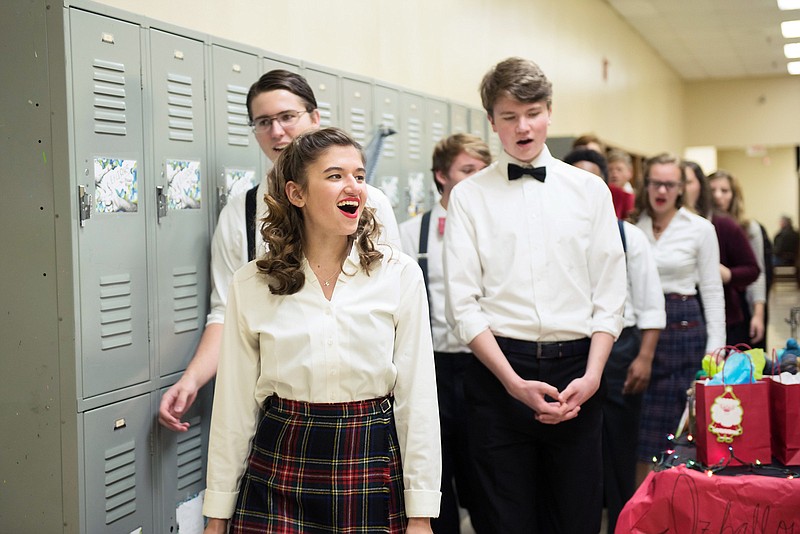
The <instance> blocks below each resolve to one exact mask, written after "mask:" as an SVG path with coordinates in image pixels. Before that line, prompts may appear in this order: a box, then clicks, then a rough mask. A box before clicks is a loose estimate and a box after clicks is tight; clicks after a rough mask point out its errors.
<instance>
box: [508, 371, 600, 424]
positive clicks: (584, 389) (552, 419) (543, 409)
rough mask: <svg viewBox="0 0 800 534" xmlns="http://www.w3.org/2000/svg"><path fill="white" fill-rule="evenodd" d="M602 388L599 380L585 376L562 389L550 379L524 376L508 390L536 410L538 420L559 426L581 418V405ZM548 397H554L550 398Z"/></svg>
mask: <svg viewBox="0 0 800 534" xmlns="http://www.w3.org/2000/svg"><path fill="white" fill-rule="evenodd" d="M599 387H600V381H599V380H593V379H591V378H590V377H588V376H585V375H584V376H582V377H580V378H576V379H575V380H573V381H572V382H570V383H569V385H567V387H566V388H564V391H558V389H557V388H556V387H554V386H551V385H550V384H548V383H546V382H539V381H537V380H524V379H522V378H520V379H519V380H518V381H516V382H515V383H514V384H513V385H512V386H511V387H510V388H509V389H508V393H509V394H510V395H511V396H512V397H514V398H515V399H517V400H518V401H520V402H522V403H523V404H525V405H526V406H528V407H529V408H530V409H531V410H533V411H534V413H535V418H536V420H537V421H539V422H540V423H544V424H549V425H555V424H558V423H561V422H563V421H568V420H569V419H573V418H575V417H577V416H578V413H579V412H580V410H581V405H582V404H583V403H584V402H586V401H587V400H588V399H589V398H591V396H592V395H594V394H595V392H596V391H597V389H598V388H599ZM545 397H550V398H551V399H553V400H547V399H546V398H545Z"/></svg>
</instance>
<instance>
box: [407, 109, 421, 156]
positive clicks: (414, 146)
mask: <svg viewBox="0 0 800 534" xmlns="http://www.w3.org/2000/svg"><path fill="white" fill-rule="evenodd" d="M407 129H408V137H407V139H408V157H409V159H415V160H418V159H420V157H421V156H422V122H420V120H419V119H418V118H416V117H409V119H408V121H407Z"/></svg>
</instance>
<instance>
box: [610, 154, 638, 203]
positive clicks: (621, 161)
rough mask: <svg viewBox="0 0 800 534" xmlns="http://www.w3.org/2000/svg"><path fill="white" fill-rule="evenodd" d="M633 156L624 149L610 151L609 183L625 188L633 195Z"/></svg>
mask: <svg viewBox="0 0 800 534" xmlns="http://www.w3.org/2000/svg"><path fill="white" fill-rule="evenodd" d="M632 180H633V158H631V155H630V154H628V153H627V152H625V151H624V150H619V149H614V150H611V151H610V152H609V153H608V183H609V184H611V185H614V186H616V187H620V188H622V189H624V190H625V192H626V193H630V195H631V196H633V194H634V192H633V185H632V184H631V181H632Z"/></svg>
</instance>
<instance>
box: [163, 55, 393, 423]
mask: <svg viewBox="0 0 800 534" xmlns="http://www.w3.org/2000/svg"><path fill="white" fill-rule="evenodd" d="M247 113H248V118H249V120H250V125H251V126H252V128H253V134H254V135H255V138H256V141H258V145H259V146H260V147H261V150H262V151H263V152H264V154H266V156H267V157H268V158H269V160H270V161H271V162H273V163H274V162H275V160H276V159H277V158H278V156H279V155H280V153H281V152H282V151H283V150H284V149H285V148H286V147H287V146H288V145H289V143H290V142H291V141H292V139H294V138H295V137H297V136H298V135H300V134H302V133H303V132H307V131H310V130H316V129H318V128H319V121H320V117H319V110H318V109H317V100H316V98H315V97H314V92H313V91H312V90H311V86H309V85H308V82H307V81H306V79H305V78H303V77H302V76H300V75H299V74H295V73H293V72H289V71H285V70H280V69H278V70H272V71H270V72H268V73H266V74H264V75H263V76H261V78H260V79H259V80H258V81H256V82H255V83H254V84H253V85H252V86H251V87H250V91H249V92H248V94H247ZM267 187H268V183H267V177H266V176H265V177H264V179H263V180H262V181H261V183H260V184H259V185H258V186H257V188H254V189H252V190H251V191H250V192H249V193H248V194H247V195H239V196H235V197H233V198H231V199H229V200H228V203H227V204H226V205H225V207H224V208H223V209H222V212H220V215H219V220H218V221H217V228H216V230H215V231H214V237H213V238H212V240H211V302H210V307H211V309H210V311H209V313H208V317H207V319H206V327H205V330H203V335H202V337H201V338H200V343H199V345H198V346H197V350H196V351H195V354H194V357H193V358H192V361H191V362H189V365H188V366H187V367H186V370H185V371H184V372H183V375H182V376H181V378H180V379H179V380H178V381H177V382H176V383H175V384H173V385H172V387H170V388H169V390H167V392H166V393H165V394H164V395H163V396H162V397H161V405H160V407H159V411H158V420H159V422H160V423H161V424H162V425H163V426H165V427H166V428H169V429H170V430H174V431H176V432H185V431H187V430H188V429H189V423H188V422H185V421H181V418H182V417H183V415H184V414H185V413H186V412H187V410H189V408H190V407H191V406H192V404H193V403H194V401H195V399H196V398H197V392H198V391H199V390H200V388H202V387H203V386H204V385H205V384H207V383H208V382H209V381H210V380H211V379H212V378H214V375H215V374H216V372H217V361H218V359H219V347H220V338H221V337H222V325H223V320H224V318H225V306H226V304H227V301H228V286H229V285H230V283H231V280H232V279H233V273H234V272H235V271H236V270H237V269H238V268H240V267H242V266H243V265H245V264H246V263H247V262H248V261H250V260H252V259H254V258H255V257H256V256H258V255H261V254H263V253H264V252H265V249H264V240H263V239H262V237H261V233H260V232H259V225H260V221H261V220H263V218H264V217H265V216H266V215H267V205H266V203H265V202H264V195H265V194H266V192H267ZM367 189H368V190H369V200H368V203H369V205H370V206H371V207H374V208H375V209H376V217H377V219H378V221H379V223H380V224H381V226H382V227H383V230H382V236H383V239H385V240H386V241H387V242H389V243H392V244H393V245H395V246H397V247H399V246H400V233H399V230H398V229H397V221H396V220H395V218H394V211H393V210H392V205H391V203H390V202H389V199H387V198H386V195H384V194H383V193H382V192H381V191H380V190H379V189H376V188H374V187H372V186H367Z"/></svg>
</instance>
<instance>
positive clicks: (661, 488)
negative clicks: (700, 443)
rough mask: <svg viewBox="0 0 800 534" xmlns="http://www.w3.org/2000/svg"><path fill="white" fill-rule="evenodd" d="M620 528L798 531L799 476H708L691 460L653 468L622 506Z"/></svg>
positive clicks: (666, 532) (701, 532) (704, 532)
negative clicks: (691, 465)
mask: <svg viewBox="0 0 800 534" xmlns="http://www.w3.org/2000/svg"><path fill="white" fill-rule="evenodd" d="M616 532H617V534H619V533H621V532H636V533H644V532H658V533H661V534H709V533H731V534H745V533H747V534H750V533H758V534H797V533H798V532H800V480H797V479H787V478H778V477H770V476H761V475H741V476H722V475H714V476H712V477H709V476H707V475H706V474H705V473H701V472H699V471H694V470H692V469H687V468H686V466H678V467H674V468H672V469H667V470H665V471H660V472H657V473H650V474H649V475H648V476H647V478H646V479H645V481H644V482H643V483H642V485H641V486H640V487H639V489H638V490H637V491H636V494H634V496H633V497H632V498H631V500H630V501H628V503H627V504H626V505H625V508H624V509H623V510H622V513H621V514H620V516H619V520H618V521H617V529H616Z"/></svg>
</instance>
